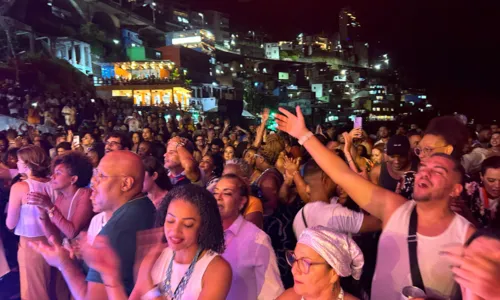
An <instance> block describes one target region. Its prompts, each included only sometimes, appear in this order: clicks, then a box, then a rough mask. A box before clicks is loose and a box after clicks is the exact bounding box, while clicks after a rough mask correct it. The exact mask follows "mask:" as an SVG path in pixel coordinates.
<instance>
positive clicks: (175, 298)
mask: <svg viewBox="0 0 500 300" xmlns="http://www.w3.org/2000/svg"><path fill="white" fill-rule="evenodd" d="M200 253H201V248H198V251H196V254H195V256H194V258H193V260H192V261H191V264H190V265H189V268H188V269H187V271H186V273H185V274H184V276H182V278H181V281H180V282H179V285H177V288H176V289H175V291H174V293H172V286H171V283H170V279H171V278H172V264H173V262H174V259H175V252H174V253H173V254H172V259H171V260H170V263H169V264H168V269H167V276H166V278H165V282H164V283H163V290H164V291H165V292H164V293H166V294H167V296H168V299H172V300H180V299H181V298H182V294H184V289H185V288H186V286H187V284H188V281H189V279H190V278H191V275H192V274H193V271H194V266H195V264H196V262H197V261H198V258H199V257H200Z"/></svg>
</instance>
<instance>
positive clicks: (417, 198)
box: [413, 191, 432, 202]
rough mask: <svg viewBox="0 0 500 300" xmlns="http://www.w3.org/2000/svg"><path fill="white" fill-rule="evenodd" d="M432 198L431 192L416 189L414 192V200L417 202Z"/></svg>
mask: <svg viewBox="0 0 500 300" xmlns="http://www.w3.org/2000/svg"><path fill="white" fill-rule="evenodd" d="M431 199H432V195H431V193H422V194H419V193H416V192H415V191H414V192H413V200H415V201H417V202H427V201H430V200H431Z"/></svg>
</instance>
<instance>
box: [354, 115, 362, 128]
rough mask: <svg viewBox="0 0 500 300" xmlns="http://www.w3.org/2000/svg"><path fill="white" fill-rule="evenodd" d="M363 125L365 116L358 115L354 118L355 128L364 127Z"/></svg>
mask: <svg viewBox="0 0 500 300" xmlns="http://www.w3.org/2000/svg"><path fill="white" fill-rule="evenodd" d="M362 127H363V118H362V117H356V119H354V128H356V129H357V128H362Z"/></svg>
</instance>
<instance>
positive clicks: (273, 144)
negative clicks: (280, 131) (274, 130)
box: [259, 134, 285, 165]
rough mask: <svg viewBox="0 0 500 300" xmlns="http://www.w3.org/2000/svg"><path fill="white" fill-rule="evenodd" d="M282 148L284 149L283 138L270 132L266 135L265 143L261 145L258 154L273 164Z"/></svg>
mask: <svg viewBox="0 0 500 300" xmlns="http://www.w3.org/2000/svg"><path fill="white" fill-rule="evenodd" d="M283 150H285V143H284V142H283V139H282V138H281V137H280V136H279V135H277V134H271V135H268V136H267V141H266V144H265V145H263V146H261V148H260V150H259V154H260V155H262V157H264V159H265V160H266V161H267V162H268V163H269V164H271V165H274V164H275V163H276V161H277V160H278V157H279V156H280V153H281V151H283Z"/></svg>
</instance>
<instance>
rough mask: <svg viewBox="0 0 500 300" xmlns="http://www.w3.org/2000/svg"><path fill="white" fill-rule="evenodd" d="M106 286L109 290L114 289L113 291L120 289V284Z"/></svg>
mask: <svg viewBox="0 0 500 300" xmlns="http://www.w3.org/2000/svg"><path fill="white" fill-rule="evenodd" d="M104 286H105V287H107V288H112V289H114V288H117V287H120V284H116V285H111V284H105V283H104Z"/></svg>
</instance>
